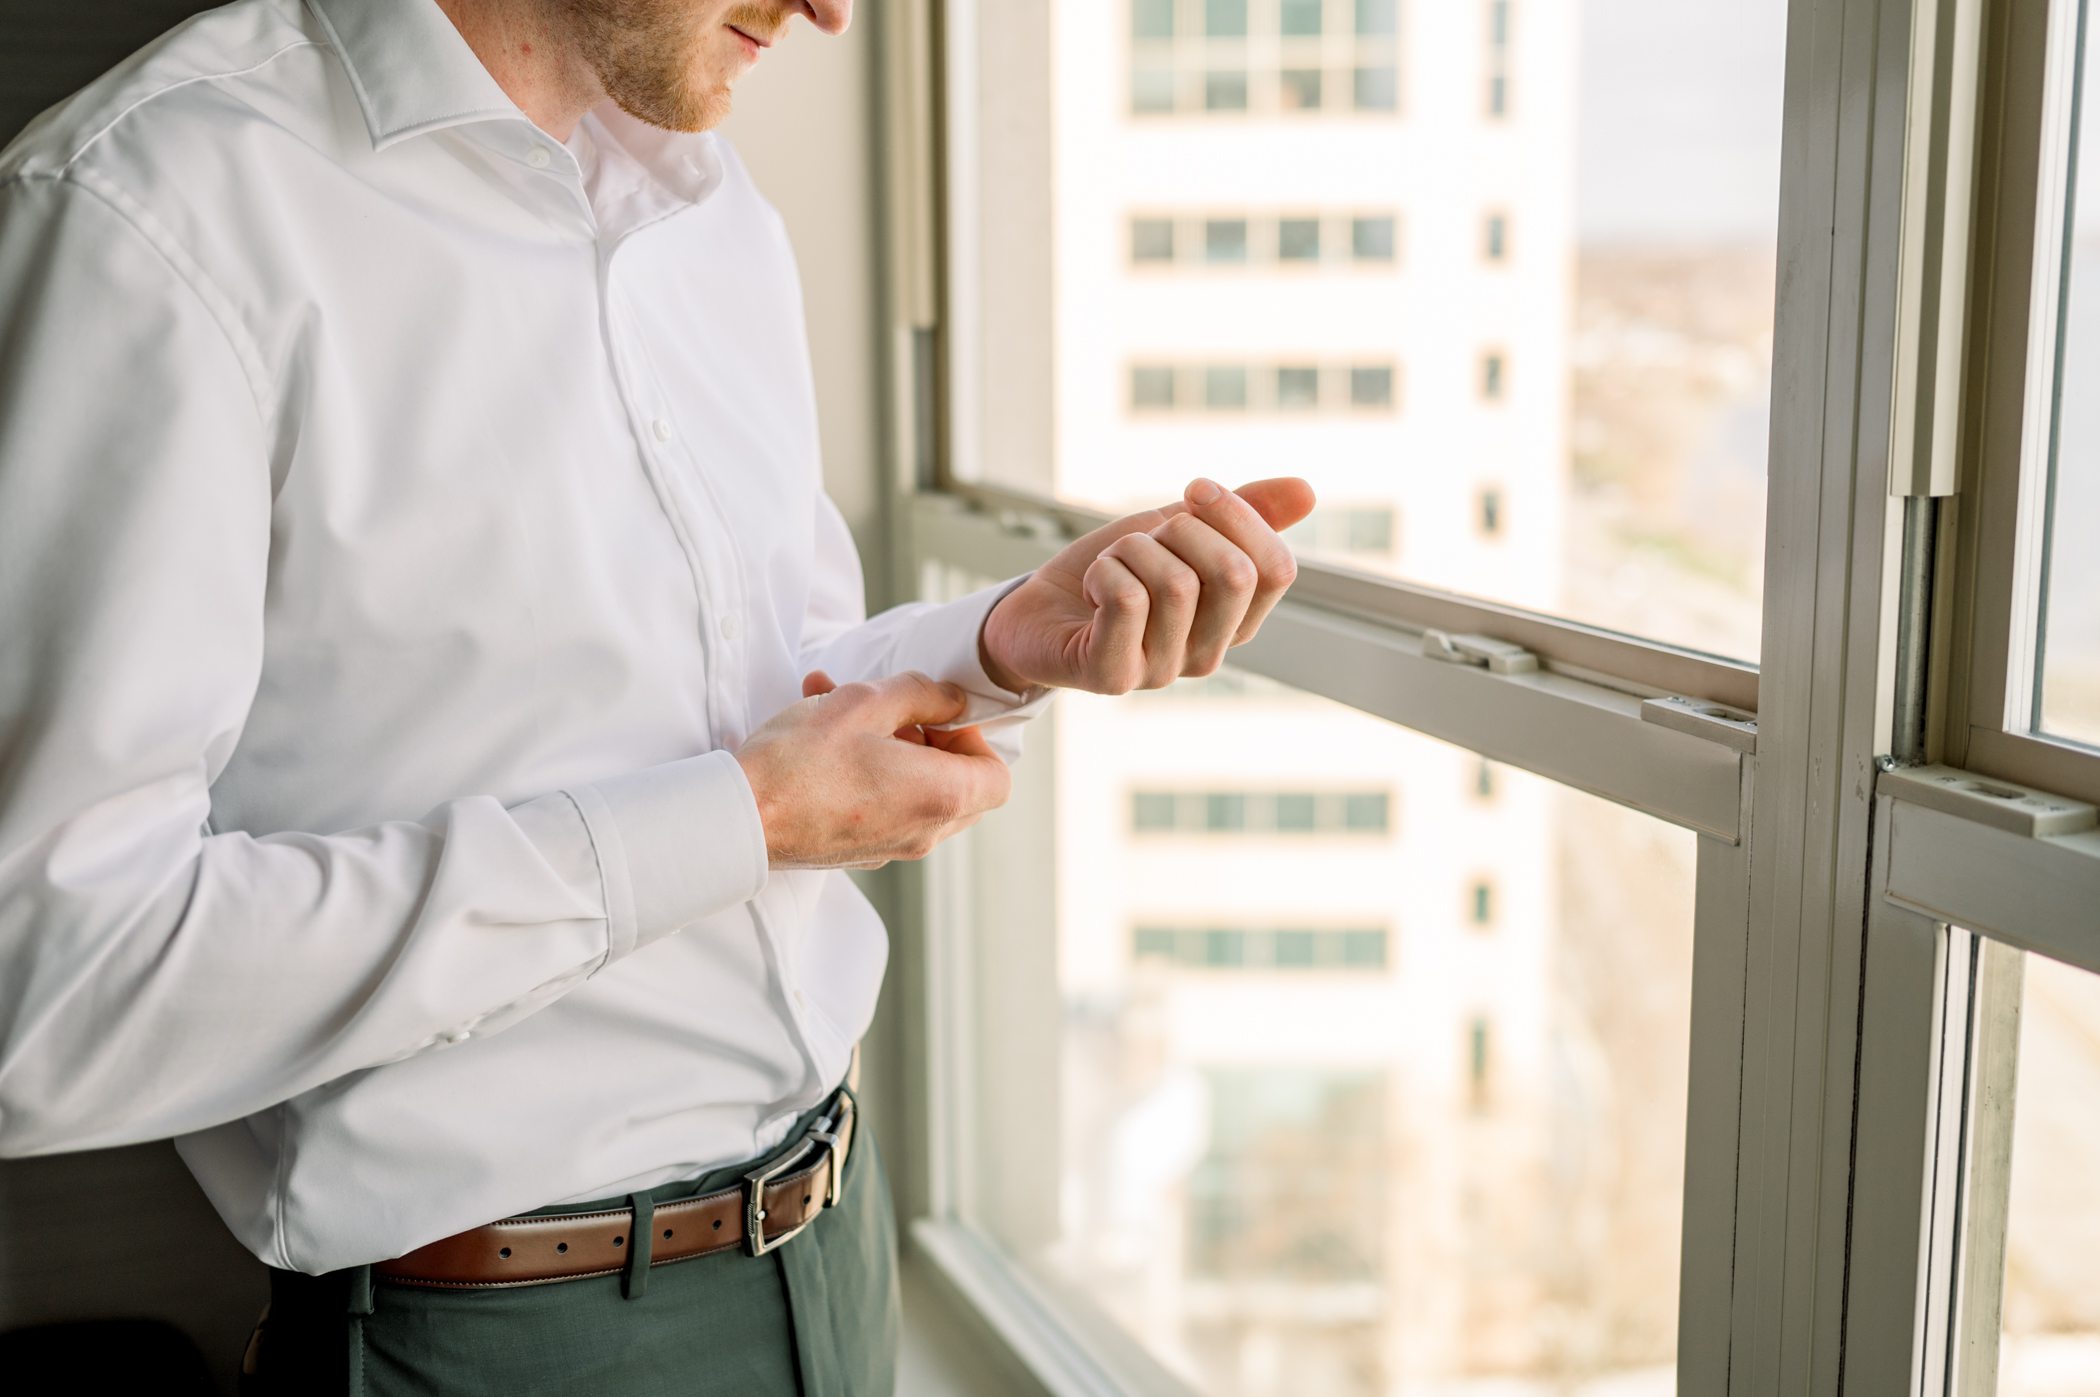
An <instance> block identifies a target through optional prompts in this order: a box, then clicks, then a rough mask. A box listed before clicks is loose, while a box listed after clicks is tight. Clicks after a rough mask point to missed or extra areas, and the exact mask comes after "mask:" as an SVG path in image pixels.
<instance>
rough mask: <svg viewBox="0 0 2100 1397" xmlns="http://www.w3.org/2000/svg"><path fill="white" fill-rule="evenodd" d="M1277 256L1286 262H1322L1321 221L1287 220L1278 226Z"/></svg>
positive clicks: (1280, 222)
mask: <svg viewBox="0 0 2100 1397" xmlns="http://www.w3.org/2000/svg"><path fill="white" fill-rule="evenodd" d="M1276 255H1277V256H1278V257H1279V258H1281V259H1283V260H1284V261H1286V262H1317V261H1319V260H1320V220H1319V219H1317V218H1286V219H1282V220H1280V221H1279V222H1278V223H1277V225H1276Z"/></svg>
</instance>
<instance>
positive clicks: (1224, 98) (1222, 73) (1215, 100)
mask: <svg viewBox="0 0 2100 1397" xmlns="http://www.w3.org/2000/svg"><path fill="white" fill-rule="evenodd" d="M1203 109H1204V110H1205V111H1212V112H1243V111H1245V110H1247V71H1246V69H1244V68H1213V69H1212V70H1211V71H1209V72H1208V73H1205V74H1204V75H1203Z"/></svg>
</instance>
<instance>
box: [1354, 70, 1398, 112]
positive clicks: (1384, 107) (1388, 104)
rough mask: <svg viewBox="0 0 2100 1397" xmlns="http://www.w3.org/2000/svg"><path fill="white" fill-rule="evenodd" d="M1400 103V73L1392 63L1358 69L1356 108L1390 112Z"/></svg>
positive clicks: (1366, 110)
mask: <svg viewBox="0 0 2100 1397" xmlns="http://www.w3.org/2000/svg"><path fill="white" fill-rule="evenodd" d="M1399 105H1400V73H1399V70H1398V69H1396V68H1394V67H1393V66H1392V65H1391V64H1390V63H1382V64H1377V65H1374V66H1372V67H1368V68H1358V69H1357V70H1356V109H1357V110H1358V111H1360V112H1389V111H1391V110H1393V109H1394V108H1395V107H1397V106H1399Z"/></svg>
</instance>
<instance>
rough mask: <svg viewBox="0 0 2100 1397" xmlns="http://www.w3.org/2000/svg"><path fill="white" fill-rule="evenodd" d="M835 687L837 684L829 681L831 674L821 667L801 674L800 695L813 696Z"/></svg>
mask: <svg viewBox="0 0 2100 1397" xmlns="http://www.w3.org/2000/svg"><path fill="white" fill-rule="evenodd" d="M837 687H838V685H836V684H834V683H832V682H831V676H830V675H828V674H826V673H825V672H824V671H823V670H821V669H813V670H811V671H810V672H809V673H807V674H805V675H803V676H802V697H804V698H815V697H816V696H817V695H819V694H828V693H830V692H831V691H832V690H833V689H836V688H837Z"/></svg>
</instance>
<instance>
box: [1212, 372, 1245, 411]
mask: <svg viewBox="0 0 2100 1397" xmlns="http://www.w3.org/2000/svg"><path fill="white" fill-rule="evenodd" d="M1203 405H1204V406H1205V407H1207V408H1209V409H1211V410H1212V411H1213V412H1217V411H1234V410H1238V409H1240V408H1244V407H1246V406H1247V370H1246V368H1245V367H1244V366H1243V365H1240V364H1212V365H1211V366H1210V367H1209V368H1206V369H1205V370H1204V371H1203Z"/></svg>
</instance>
